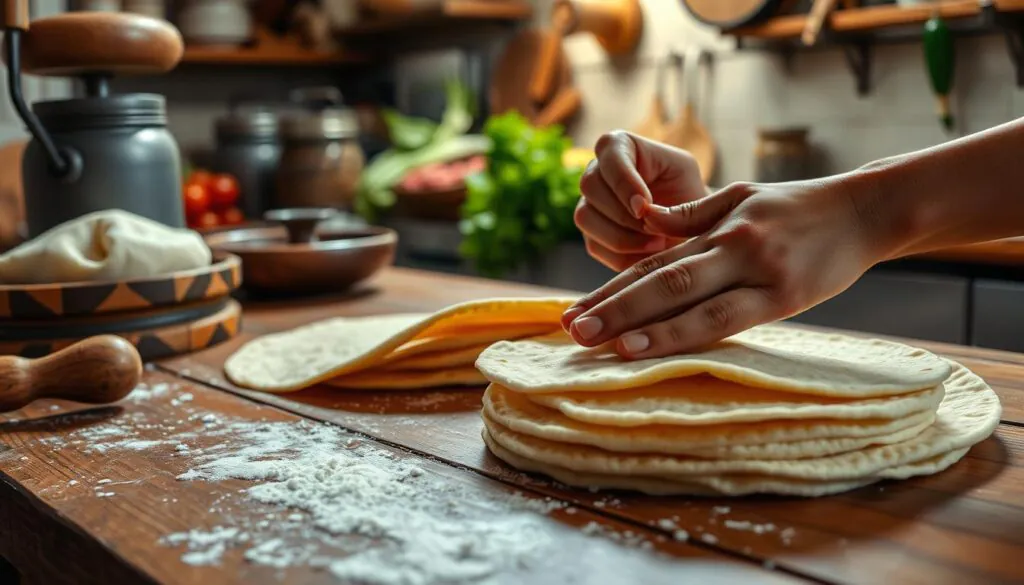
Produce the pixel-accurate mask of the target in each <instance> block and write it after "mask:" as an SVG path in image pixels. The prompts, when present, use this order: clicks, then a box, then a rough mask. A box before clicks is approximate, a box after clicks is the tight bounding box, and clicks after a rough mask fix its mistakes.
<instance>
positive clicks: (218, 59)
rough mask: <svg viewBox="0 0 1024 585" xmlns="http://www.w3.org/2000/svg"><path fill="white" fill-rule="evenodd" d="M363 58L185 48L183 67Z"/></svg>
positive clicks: (355, 60)
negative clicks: (186, 65)
mask: <svg viewBox="0 0 1024 585" xmlns="http://www.w3.org/2000/svg"><path fill="white" fill-rule="evenodd" d="M365 60H366V59H364V58H362V57H359V56H355V55H349V54H347V53H331V52H322V51H266V50H260V49H259V48H251V49H250V48H235V47H224V48H216V47H188V48H186V49H185V55H184V57H182V59H181V62H182V64H196V65H199V64H205V65H252V66H260V65H266V66H286V65H294V66H309V67H312V66H333V65H346V64H352V63H360V62H364V61H365Z"/></svg>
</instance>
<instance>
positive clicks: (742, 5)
mask: <svg viewBox="0 0 1024 585" xmlns="http://www.w3.org/2000/svg"><path fill="white" fill-rule="evenodd" d="M782 1H783V0H683V6H685V7H686V9H687V10H689V12H690V14H692V15H693V17H694V18H696V19H697V20H699V21H701V22H703V23H705V24H709V25H711V26H717V27H719V28H723V29H730V28H735V27H738V26H744V25H748V24H752V23H754V22H757V21H758V20H761V19H762V18H767V17H769V16H771V15H772V14H774V13H775V12H776V11H777V10H778V9H779V5H780V4H781V3H782Z"/></svg>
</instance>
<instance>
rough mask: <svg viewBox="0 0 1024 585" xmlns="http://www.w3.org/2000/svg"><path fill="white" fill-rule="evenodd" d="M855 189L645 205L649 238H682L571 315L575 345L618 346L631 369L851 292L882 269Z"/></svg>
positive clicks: (752, 189)
mask: <svg viewBox="0 0 1024 585" xmlns="http://www.w3.org/2000/svg"><path fill="white" fill-rule="evenodd" d="M863 189H869V187H866V188H865V187H861V186H860V185H859V184H854V183H852V182H850V181H849V180H847V179H844V178H843V177H834V178H830V179H826V180H821V181H806V182H798V183H782V184H775V185H757V184H736V185H732V186H730V187H728V188H726V189H723V190H721V191H719V192H717V193H714V194H713V195H709V196H708V197H706V198H703V199H699V200H696V201H692V202H689V203H683V204H680V205H676V206H673V207H661V206H651V207H649V208H648V209H647V210H646V212H645V218H644V224H645V225H646V226H647V227H648V229H649V230H650V231H651V232H652V233H659V234H664V235H666V236H674V237H683V238H685V237H690V239H688V240H686V241H685V242H684V243H682V244H680V245H678V246H676V247H673V248H671V249H669V250H666V251H664V252H661V253H659V254H656V255H653V256H650V257H649V258H646V259H644V260H641V261H640V262H638V263H637V264H635V265H634V266H633V267H632V268H631V269H630V270H627V271H625V272H623V273H622V274H620V275H618V276H617V277H615V278H613V279H612V280H611V281H609V282H608V283H607V284H605V285H604V286H602V287H601V288H599V289H597V290H596V291H594V292H593V293H591V294H589V295H587V296H586V297H584V298H582V299H581V300H580V301H578V302H577V303H576V304H575V305H573V306H572V307H570V308H569V310H567V311H566V313H565V315H564V316H563V324H564V325H566V327H567V330H568V332H569V333H570V335H571V336H572V337H573V339H574V340H576V342H577V343H579V344H581V345H584V346H587V347H593V346H597V345H600V344H602V343H605V342H608V341H612V340H615V339H616V338H617V342H616V350H617V351H618V353H619V354H620V355H622V356H623V357H626V358H629V359H636V358H650V357H660V356H665V355H671V354H676V353H682V352H685V351H689V350H693V349H696V348H699V347H701V346H705V345H707V344H711V343H714V342H716V341H719V340H721V339H724V338H726V337H729V336H731V335H734V334H736V333H739V332H741V331H743V330H745V329H748V328H750V327H753V326H755V325H759V324H762V323H767V322H771V321H776V320H779V319H784V318H786V317H789V316H792V315H794V314H796V313H798V312H800V311H802V310H804V309H806V308H809V307H811V306H813V305H815V304H817V303H820V302H822V301H824V300H826V299H828V298H830V297H832V296H834V295H836V294H838V293H839V292H841V291H843V290H844V289H846V288H847V287H848V286H850V285H851V284H852V283H853V282H854V281H855V280H856V279H857V278H858V277H860V276H861V275H862V274H863V273H864V272H865V271H866V270H867V269H868V268H869V267H870V266H871V265H873V264H874V263H876V262H878V261H880V260H882V259H884V258H885V257H886V256H887V255H888V253H889V251H888V250H885V249H882V248H883V245H882V244H881V243H880V242H881V241H882V240H883V239H884V238H879V237H877V234H875V233H874V226H873V225H872V222H873V220H872V213H870V212H869V211H866V210H865V209H864V205H863V203H862V202H863V201H867V200H869V199H865V198H864V197H863V195H865V194H866V193H865V192H864V191H863Z"/></svg>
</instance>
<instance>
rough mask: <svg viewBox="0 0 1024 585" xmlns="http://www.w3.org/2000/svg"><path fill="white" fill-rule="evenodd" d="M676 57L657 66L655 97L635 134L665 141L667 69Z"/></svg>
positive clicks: (666, 127) (666, 125)
mask: <svg viewBox="0 0 1024 585" xmlns="http://www.w3.org/2000/svg"><path fill="white" fill-rule="evenodd" d="M674 60H675V57H674V56H673V55H669V56H668V57H666V58H665V60H664V61H661V62H659V63H658V65H657V69H656V70H655V80H654V97H652V98H651V105H650V106H648V107H647V114H645V115H644V118H643V120H641V121H640V123H639V124H637V125H636V126H635V127H634V128H633V133H634V134H636V135H638V136H643V137H644V138H649V139H651V140H656V141H658V142H661V141H663V139H664V138H665V132H666V131H667V129H668V125H669V124H668V105H667V104H666V103H665V69H666V68H667V67H668V64H669V62H670V61H674Z"/></svg>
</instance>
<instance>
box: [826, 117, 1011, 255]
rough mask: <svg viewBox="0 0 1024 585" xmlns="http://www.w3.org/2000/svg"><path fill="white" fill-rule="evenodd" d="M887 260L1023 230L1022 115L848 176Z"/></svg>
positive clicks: (996, 237)
mask: <svg viewBox="0 0 1024 585" xmlns="http://www.w3.org/2000/svg"><path fill="white" fill-rule="evenodd" d="M843 182H844V183H845V184H847V185H849V186H851V187H852V191H853V194H852V197H853V198H854V201H855V204H856V205H858V207H859V209H860V210H861V216H862V218H863V219H864V221H866V222H867V223H869V224H871V226H872V228H873V230H874V232H875V234H876V236H877V237H878V239H879V242H880V246H882V249H883V251H882V255H883V256H884V257H885V258H897V257H901V256H907V255H910V254H917V253H921V252H926V251H929V250H935V249H939V248H945V247H949V246H955V245H960V244H969V243H975V242H982V241H989V240H995V239H1000V238H1005V237H1011V236H1020V235H1024V192H1022V191H1024V118H1021V119H1019V120H1016V121H1014V122H1010V123H1007V124H1003V125H1001V126H997V127H995V128H992V129H990V130H986V131H984V132H980V133H977V134H973V135H971V136H967V137H964V138H961V139H959V140H955V141H951V142H949V143H946V144H943V145H941V146H937V147H934V148H930V149H927V150H923V151H919V152H915V153H911V154H907V155H902V156H898V157H893V158H890V159H885V160H882V161H878V162H876V163H872V164H869V165H866V166H865V167H863V168H861V169H858V170H856V171H853V172H852V173H848V174H847V175H845V176H844V181H843Z"/></svg>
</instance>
